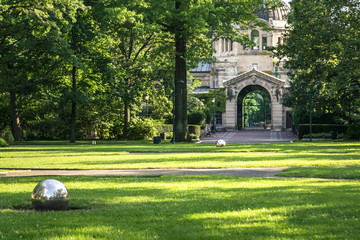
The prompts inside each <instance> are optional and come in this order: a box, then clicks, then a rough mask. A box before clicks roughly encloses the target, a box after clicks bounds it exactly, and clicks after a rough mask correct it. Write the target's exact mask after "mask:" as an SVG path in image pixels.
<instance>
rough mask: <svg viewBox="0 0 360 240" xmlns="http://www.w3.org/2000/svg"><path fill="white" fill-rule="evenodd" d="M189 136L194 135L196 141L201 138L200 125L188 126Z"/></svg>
mask: <svg viewBox="0 0 360 240" xmlns="http://www.w3.org/2000/svg"><path fill="white" fill-rule="evenodd" d="M188 129H189V135H190V136H191V135H193V136H194V137H195V138H196V139H199V138H200V134H201V128H200V125H188Z"/></svg>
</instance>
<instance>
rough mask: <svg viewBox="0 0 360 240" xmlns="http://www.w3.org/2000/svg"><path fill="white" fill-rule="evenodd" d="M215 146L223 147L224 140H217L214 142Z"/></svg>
mask: <svg viewBox="0 0 360 240" xmlns="http://www.w3.org/2000/svg"><path fill="white" fill-rule="evenodd" d="M215 145H216V146H217V147H225V145H226V142H225V141H224V140H222V139H219V140H217V141H216V143H215Z"/></svg>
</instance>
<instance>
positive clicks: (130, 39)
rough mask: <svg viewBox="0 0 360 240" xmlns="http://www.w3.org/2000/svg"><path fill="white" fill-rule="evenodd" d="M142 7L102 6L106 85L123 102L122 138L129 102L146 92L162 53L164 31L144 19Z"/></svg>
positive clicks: (125, 3) (139, 4)
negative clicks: (109, 75) (108, 68)
mask: <svg viewBox="0 0 360 240" xmlns="http://www.w3.org/2000/svg"><path fill="white" fill-rule="evenodd" d="M143 7H146V4H145V3H144V1H133V0H132V1H109V2H108V4H107V5H105V6H104V9H103V19H102V22H103V25H102V29H103V30H104V31H105V33H106V35H107V36H108V38H107V39H106V40H105V41H106V42H107V48H106V49H107V52H108V54H109V57H111V58H112V63H111V66H112V69H113V73H114V75H113V78H112V79H110V87H111V93H112V94H113V95H114V96H117V97H118V98H120V99H121V100H122V101H123V103H124V120H123V122H124V129H123V137H124V138H128V137H129V126H130V116H131V105H132V104H134V103H136V102H138V101H139V99H143V96H145V95H147V94H148V93H147V91H148V89H150V87H151V85H152V84H153V83H154V82H152V81H151V80H152V79H151V75H152V72H154V69H155V68H156V67H157V66H158V63H159V62H161V61H162V58H163V54H164V52H163V51H160V50H159V49H160V48H163V47H164V46H161V45H160V43H161V42H162V43H164V45H166V42H165V40H164V38H166V37H164V35H165V34H164V33H162V32H161V31H160V29H159V25H158V24H157V23H155V22H151V21H149V19H147V18H145V16H144V12H142V11H141V9H142V8H143Z"/></svg>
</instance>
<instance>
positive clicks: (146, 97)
mask: <svg viewBox="0 0 360 240" xmlns="http://www.w3.org/2000/svg"><path fill="white" fill-rule="evenodd" d="M145 100H146V118H148V101H149V95H146V96H145Z"/></svg>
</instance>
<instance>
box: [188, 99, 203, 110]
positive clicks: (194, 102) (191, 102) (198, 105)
mask: <svg viewBox="0 0 360 240" xmlns="http://www.w3.org/2000/svg"><path fill="white" fill-rule="evenodd" d="M196 96H197V95H195V96H194V95H188V99H187V111H188V113H191V112H203V111H205V105H204V103H203V102H202V101H201V100H200V99H199V98H197V97H196Z"/></svg>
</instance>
